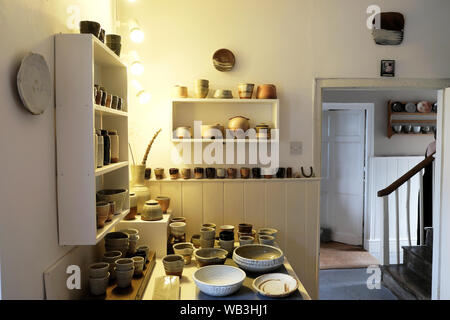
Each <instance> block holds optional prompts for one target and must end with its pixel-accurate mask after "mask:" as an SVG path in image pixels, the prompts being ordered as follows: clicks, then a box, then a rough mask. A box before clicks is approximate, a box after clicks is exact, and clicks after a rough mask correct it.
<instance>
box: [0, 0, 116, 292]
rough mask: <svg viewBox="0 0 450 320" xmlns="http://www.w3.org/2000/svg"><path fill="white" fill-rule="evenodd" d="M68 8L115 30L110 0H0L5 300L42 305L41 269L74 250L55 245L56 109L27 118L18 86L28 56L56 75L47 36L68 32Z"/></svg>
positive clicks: (0, 226)
mask: <svg viewBox="0 0 450 320" xmlns="http://www.w3.org/2000/svg"><path fill="white" fill-rule="evenodd" d="M69 5H78V6H79V8H80V13H81V16H80V18H81V19H82V20H84V19H94V20H96V21H99V22H100V23H101V24H102V25H103V26H104V27H106V30H109V31H111V30H113V13H114V1H113V0H96V1H91V0H14V1H12V0H0V30H2V33H1V42H2V54H1V55H0V74H2V77H1V78H0V96H1V97H2V107H1V110H2V113H1V116H0V136H1V138H0V139H1V140H0V142H1V144H0V146H1V148H0V150H2V151H1V161H0V163H1V166H0V177H1V179H0V180H1V181H2V184H1V192H0V194H1V203H2V210H1V211H0V215H1V219H0V221H1V223H0V246H1V250H0V252H1V257H0V261H1V264H2V265H1V286H2V289H1V293H2V298H3V299H42V298H44V286H43V272H44V270H45V269H46V268H47V267H49V266H50V265H52V264H53V263H54V262H56V261H57V260H58V259H59V258H61V257H62V256H63V255H64V254H66V253H67V252H68V251H69V250H70V249H71V248H70V247H60V246H59V245H58V229H57V211H56V207H57V204H56V161H55V124H54V121H55V114H54V106H53V105H52V106H50V107H49V108H48V109H47V111H46V112H45V113H44V114H43V115H41V116H32V115H31V114H30V113H28V112H27V111H25V110H24V108H23V107H22V105H21V102H20V100H19V99H18V94H17V89H16V88H17V87H16V85H15V83H16V82H15V81H16V80H15V79H16V73H17V70H18V66H19V64H20V61H21V59H22V58H23V56H24V55H25V54H26V53H27V52H29V51H33V52H36V53H40V54H42V55H44V57H45V59H46V60H47V63H48V65H49V67H50V70H51V74H52V75H53V72H54V42H53V37H52V36H53V35H54V34H55V33H59V32H69V30H68V28H67V27H66V22H67V19H68V18H69V15H68V13H67V11H66V10H67V8H68V6H69ZM74 99H76V96H74Z"/></svg>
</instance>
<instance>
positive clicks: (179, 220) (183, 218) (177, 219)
mask: <svg viewBox="0 0 450 320" xmlns="http://www.w3.org/2000/svg"><path fill="white" fill-rule="evenodd" d="M172 222H186V218H185V217H175V218H171V219H170V223H172Z"/></svg>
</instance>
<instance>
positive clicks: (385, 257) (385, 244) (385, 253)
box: [381, 196, 389, 265]
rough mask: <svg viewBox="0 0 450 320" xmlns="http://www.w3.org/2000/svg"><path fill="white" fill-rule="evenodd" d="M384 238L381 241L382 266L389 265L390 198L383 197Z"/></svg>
mask: <svg viewBox="0 0 450 320" xmlns="http://www.w3.org/2000/svg"><path fill="white" fill-rule="evenodd" d="M382 221H383V238H382V240H381V259H382V261H381V264H382V265H389V196H384V197H383V219H382Z"/></svg>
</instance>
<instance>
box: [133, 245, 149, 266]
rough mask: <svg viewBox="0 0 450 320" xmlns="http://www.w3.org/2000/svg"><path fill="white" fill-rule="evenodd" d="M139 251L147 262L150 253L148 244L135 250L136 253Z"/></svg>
mask: <svg viewBox="0 0 450 320" xmlns="http://www.w3.org/2000/svg"><path fill="white" fill-rule="evenodd" d="M139 253H143V254H144V255H143V256H145V263H147V262H148V258H149V255H150V247H149V246H139V247H138V248H137V250H136V255H138V254H139ZM144 268H145V267H144Z"/></svg>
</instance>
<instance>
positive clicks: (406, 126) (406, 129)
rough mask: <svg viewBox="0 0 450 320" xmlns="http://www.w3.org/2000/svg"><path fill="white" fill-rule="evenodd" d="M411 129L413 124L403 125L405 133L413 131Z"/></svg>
mask: <svg viewBox="0 0 450 320" xmlns="http://www.w3.org/2000/svg"><path fill="white" fill-rule="evenodd" d="M411 131H412V125H410V124H407V125H404V126H403V132H404V133H411Z"/></svg>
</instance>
